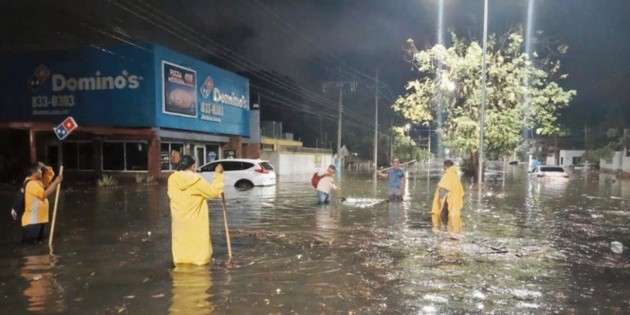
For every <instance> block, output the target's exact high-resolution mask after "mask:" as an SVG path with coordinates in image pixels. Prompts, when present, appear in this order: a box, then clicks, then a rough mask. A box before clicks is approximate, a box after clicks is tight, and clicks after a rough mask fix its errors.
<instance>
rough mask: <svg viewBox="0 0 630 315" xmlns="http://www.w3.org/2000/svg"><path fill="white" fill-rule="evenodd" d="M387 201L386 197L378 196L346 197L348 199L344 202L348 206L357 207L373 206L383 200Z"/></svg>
mask: <svg viewBox="0 0 630 315" xmlns="http://www.w3.org/2000/svg"><path fill="white" fill-rule="evenodd" d="M383 201H385V199H376V198H346V201H344V202H343V203H344V204H345V205H347V206H352V207H357V208H369V207H373V206H375V205H377V204H379V203H381V202H383Z"/></svg>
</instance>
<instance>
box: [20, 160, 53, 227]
mask: <svg viewBox="0 0 630 315" xmlns="http://www.w3.org/2000/svg"><path fill="white" fill-rule="evenodd" d="M53 177H55V172H54V171H53V169H52V168H51V167H47V168H46V172H45V173H44V174H43V175H42V179H41V180H39V179H35V178H33V177H27V178H25V179H24V181H27V180H28V183H26V187H25V188H24V214H23V215H22V226H27V225H31V224H40V223H48V217H49V215H48V199H47V198H44V190H45V188H44V187H48V185H49V184H50V182H51V181H52V178H53Z"/></svg>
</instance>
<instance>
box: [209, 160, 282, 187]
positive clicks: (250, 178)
mask: <svg viewBox="0 0 630 315" xmlns="http://www.w3.org/2000/svg"><path fill="white" fill-rule="evenodd" d="M219 164H221V165H223V180H224V184H225V186H234V187H236V188H240V189H247V188H252V187H254V186H272V185H275V184H276V172H275V171H274V169H273V166H271V164H270V163H269V161H265V160H260V159H222V160H216V161H212V162H210V163H207V164H205V165H202V166H200V167H198V168H197V172H198V173H199V174H201V176H203V177H204V178H205V179H206V180H207V181H209V182H212V179H213V178H214V169H215V168H216V167H217V165H219Z"/></svg>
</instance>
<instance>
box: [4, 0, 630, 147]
mask: <svg viewBox="0 0 630 315" xmlns="http://www.w3.org/2000/svg"><path fill="white" fill-rule="evenodd" d="M438 2H439V1H438V0H415V1H393V0H380V1H379V0H354V1H322V0H313V1H258V0H233V1H201V0H193V1H166V0H154V1H151V0H121V1H118V0H111V1H104V0H97V1H77V0H72V1H17V0H12V1H2V4H1V6H0V12H1V13H0V14H1V15H2V19H0V20H1V21H0V23H1V27H0V40H1V49H2V50H4V51H14V50H24V49H41V48H58V47H73V46H85V45H92V46H94V47H103V46H106V45H112V44H120V43H121V42H123V41H124V42H130V43H137V44H142V43H148V42H155V43H158V44H162V45H165V46H167V47H170V48H173V49H175V50H179V51H181V52H183V53H185V54H188V55H191V56H194V57H198V58H202V59H204V60H207V61H209V62H212V63H215V64H217V65H219V66H221V67H223V68H226V69H228V70H230V71H234V72H237V73H241V74H243V75H246V76H251V80H252V82H253V83H254V85H257V86H260V87H261V91H258V92H259V93H262V94H265V93H267V94H272V93H278V94H277V95H283V96H282V100H283V103H282V104H279V103H277V102H276V104H269V103H273V102H272V101H271V100H269V99H265V98H264V95H263V100H262V101H261V103H262V113H263V118H266V119H269V118H273V117H270V116H277V115H278V112H277V111H278V110H280V108H281V107H282V106H288V107H290V108H291V109H292V110H293V111H294V112H296V113H297V112H299V111H301V110H304V111H306V112H307V114H304V115H305V116H304V117H302V119H303V120H307V119H309V118H308V116H309V115H310V116H313V115H316V114H317V113H319V114H320V116H319V117H320V118H321V117H322V115H323V118H324V120H325V122H324V124H328V125H327V126H334V123H335V120H334V117H335V116H336V108H335V103H336V102H337V93H336V92H335V91H334V89H333V91H331V90H330V89H329V90H327V91H326V92H325V93H324V92H323V91H322V83H324V82H326V81H332V80H339V69H342V70H341V71H342V73H343V76H342V79H343V80H347V81H356V82H358V85H357V88H356V91H355V92H354V93H350V89H349V88H348V89H347V95H348V96H347V99H345V102H344V103H346V105H347V108H348V109H347V112H346V113H347V114H348V116H349V118H348V120H347V123H348V124H349V127H350V128H352V127H355V128H357V130H364V131H365V132H369V130H370V128H371V127H370V126H371V124H373V120H372V119H373V106H374V103H373V102H374V101H373V93H374V92H373V91H374V90H373V89H372V87H373V86H372V85H373V80H374V74H375V71H376V70H377V69H378V71H379V76H380V79H381V80H382V82H383V85H381V87H380V91H381V93H382V99H381V104H382V105H381V110H382V111H383V114H382V118H381V119H382V122H383V123H387V120H388V119H390V118H392V119H394V124H396V123H401V118H400V117H397V116H396V115H394V114H392V113H390V110H389V106H388V104H390V103H391V102H392V100H393V99H394V97H395V96H397V95H399V94H401V93H404V85H405V82H406V81H407V80H409V79H412V78H413V77H414V75H416V73H414V72H412V71H411V66H410V65H409V64H408V63H406V62H405V61H404V59H403V57H404V52H403V48H404V46H405V41H406V40H407V39H408V38H412V39H414V41H415V43H416V45H417V46H418V47H419V48H426V47H430V46H432V45H434V44H435V43H436V35H437V13H438ZM489 3H490V13H489V32H490V33H504V32H505V31H506V30H507V29H508V28H510V27H515V26H518V25H522V26H523V27H525V23H526V15H527V0H490V1H489ZM535 5H536V6H535V13H534V20H535V22H534V23H535V24H534V29H535V30H536V32H537V34H538V36H544V37H545V38H546V39H547V40H548V41H550V42H553V43H558V44H560V43H564V44H567V45H568V46H569V50H568V53H567V54H566V55H564V56H560V60H561V62H562V68H561V70H562V72H564V73H567V74H569V78H568V79H567V80H564V81H561V82H560V84H561V85H562V86H563V87H564V88H566V89H575V90H577V93H578V94H577V97H576V98H575V99H574V101H573V102H572V104H571V106H570V108H569V109H567V110H564V111H563V112H562V117H561V121H562V123H564V124H565V125H567V126H569V127H571V128H572V129H573V130H574V131H576V133H577V132H579V130H581V129H582V128H583V127H584V125H588V126H591V128H592V129H593V130H594V131H593V132H594V133H597V130H599V129H602V130H605V127H608V126H613V127H628V126H629V125H630V92H628V86H629V85H630V41H628V40H627V38H628V35H627V34H630V19H628V18H627V13H628V12H630V8H629V7H630V1H627V0H606V1H597V0H535ZM482 22H483V1H482V0H445V15H444V23H445V29H447V30H448V29H452V30H454V31H455V32H456V33H458V34H459V35H460V36H462V37H472V38H474V39H480V38H481V34H482V26H483V24H482ZM445 39H448V35H447V34H446V35H445ZM447 44H448V41H447ZM536 48H537V49H539V48H540V47H536ZM261 74H264V75H261ZM278 86H281V87H278ZM287 90H288V91H289V92H288V91H287ZM290 91H299V92H300V93H293V92H290ZM255 97H256V95H252V99H254V98H255ZM277 99H278V98H276V100H277ZM266 103H267V104H266ZM266 105H268V107H265V106H266ZM284 112H285V116H284V117H281V118H286V117H287V114H286V111H284ZM289 112H290V111H289ZM289 116H290V115H289ZM296 121H299V120H296ZM344 122H345V121H344ZM285 125H286V126H287V128H288V129H294V130H286V131H289V132H291V131H293V132H295V133H296V134H297V135H298V136H299V135H303V136H304V137H307V136H309V135H308V132H307V131H306V130H301V127H300V126H301V125H300V124H298V123H295V124H293V125H292V124H291V123H290V122H287V123H285ZM311 129H313V128H311ZM315 129H317V128H315ZM320 133H321V129H320Z"/></svg>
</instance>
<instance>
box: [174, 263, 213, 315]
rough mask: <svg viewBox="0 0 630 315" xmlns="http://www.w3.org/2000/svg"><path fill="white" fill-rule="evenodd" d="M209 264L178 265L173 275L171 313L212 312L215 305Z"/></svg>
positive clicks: (193, 314)
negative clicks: (212, 296) (211, 292)
mask: <svg viewBox="0 0 630 315" xmlns="http://www.w3.org/2000/svg"><path fill="white" fill-rule="evenodd" d="M208 268H209V267H208V266H194V265H178V266H177V267H175V269H173V273H172V275H171V277H172V280H173V298H172V300H171V307H170V308H169V314H186V315H188V314H190V315H198V314H199V315H201V314H211V313H212V312H213V310H214V305H213V304H212V301H211V295H210V293H209V292H210V288H211V287H212V278H211V276H210V270H209V269H208Z"/></svg>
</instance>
